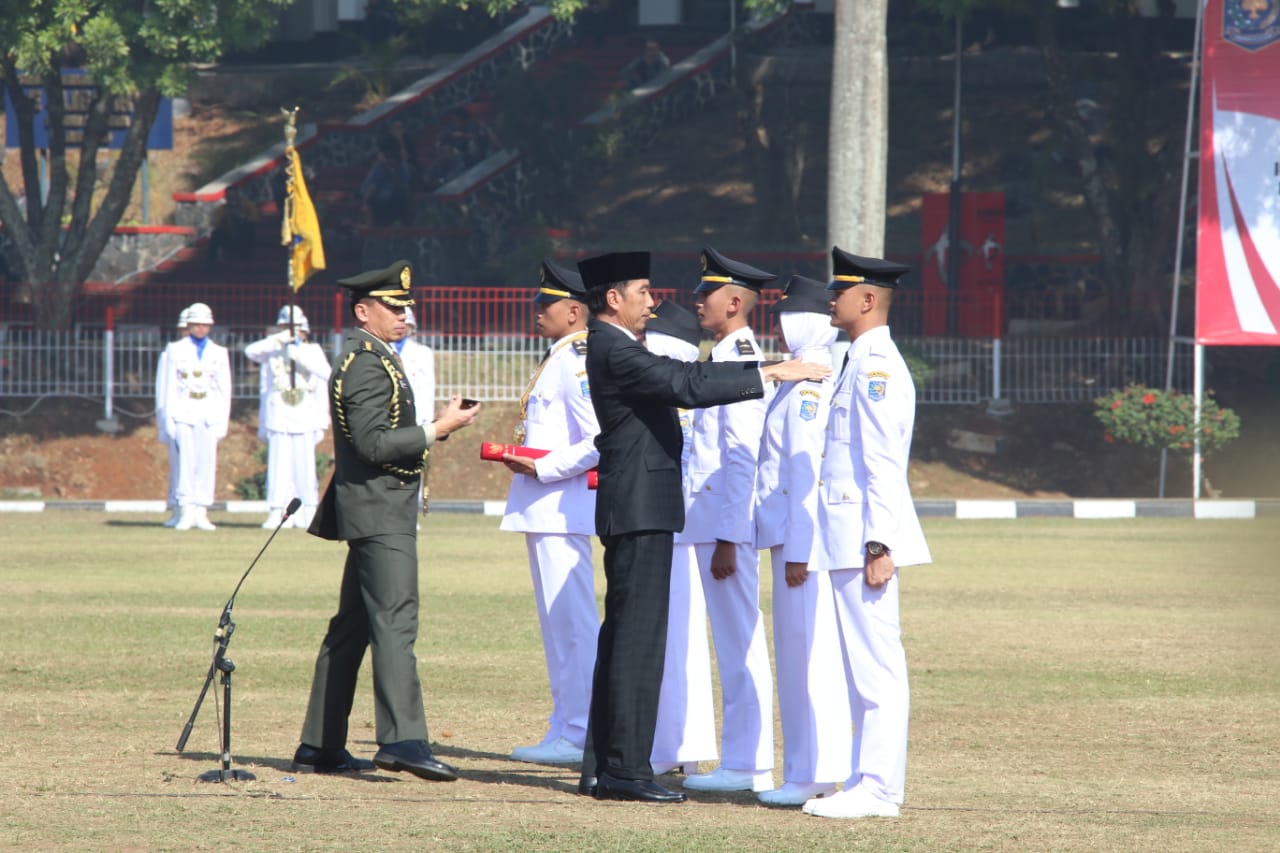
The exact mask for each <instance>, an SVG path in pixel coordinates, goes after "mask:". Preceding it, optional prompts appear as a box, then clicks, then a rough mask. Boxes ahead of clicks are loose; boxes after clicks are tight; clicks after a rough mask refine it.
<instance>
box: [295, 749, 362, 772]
mask: <svg viewBox="0 0 1280 853" xmlns="http://www.w3.org/2000/svg"><path fill="white" fill-rule="evenodd" d="M291 769H292V770H293V772H295V773H372V772H373V769H374V768H373V762H372V761H368V760H366V759H364V758H356V757H355V756H354V755H352V754H351V753H349V752H347V751H346V750H345V749H320V748H319V747H316V746H308V745H307V744H305V743H304V744H302V745H300V746H299V747H298V751H297V752H295V753H294V754H293V766H292V768H291Z"/></svg>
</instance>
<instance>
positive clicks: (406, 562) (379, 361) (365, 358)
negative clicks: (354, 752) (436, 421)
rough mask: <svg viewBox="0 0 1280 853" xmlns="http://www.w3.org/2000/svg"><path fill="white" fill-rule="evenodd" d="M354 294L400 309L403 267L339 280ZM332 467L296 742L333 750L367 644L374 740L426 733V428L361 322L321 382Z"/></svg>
mask: <svg viewBox="0 0 1280 853" xmlns="http://www.w3.org/2000/svg"><path fill="white" fill-rule="evenodd" d="M339 284H341V285H343V286H344V287H348V288H350V289H351V290H352V295H353V297H354V298H357V299H359V298H363V297H374V298H377V299H380V300H382V301H383V302H384V303H385V304H387V305H391V306H396V307H403V306H405V305H409V304H412V301H413V300H412V299H410V298H409V267H408V264H407V263H404V262H400V263H398V264H394V265H392V267H390V268H388V269H387V270H380V271H375V272H373V273H365V274H363V275H361V276H356V277H354V278H350V279H344V280H342V281H340V282H339ZM329 392H330V393H329V396H330V410H331V413H332V416H333V425H334V430H333V438H334V457H335V470H334V474H333V480H332V481H331V482H330V483H329V487H328V489H327V490H326V491H325V495H324V499H323V500H322V502H321V505H320V508H319V510H318V511H317V513H316V517H315V520H314V521H313V523H312V525H311V527H310V532H311V533H312V534H314V535H316V536H320V537H322V538H325V539H333V540H345V541H346V542H347V549H348V550H347V561H346V567H345V569H344V571H343V576H342V591H341V594H340V596H339V600H338V612H337V614H336V615H335V616H334V617H333V619H332V620H330V622H329V630H328V633H327V634H326V635H325V638H324V642H323V644H322V645H321V647H320V654H319V657H318V658H317V659H316V670H315V679H314V681H313V682H312V686H311V699H310V703H309V705H308V707H307V717H306V721H305V722H304V723H303V727H302V742H303V743H304V744H310V745H312V746H314V747H318V748H321V749H326V750H333V749H342V748H343V747H344V746H345V744H346V739H347V718H348V716H349V715H350V713H351V705H352V701H353V697H354V694H355V688H356V676H357V674H358V672H359V669H360V664H361V661H362V660H363V658H364V652H365V649H366V648H367V647H369V646H370V645H372V647H373V692H374V705H375V718H374V719H375V725H376V736H377V740H378V743H380V744H387V743H395V742H399V741H417V740H421V741H425V740H426V739H427V725H426V718H425V715H424V712H423V706H422V687H421V685H420V684H419V682H418V667H417V658H416V656H415V655H414V650H413V647H414V642H415V641H416V640H417V636H418V549H417V532H416V530H417V521H416V516H417V508H418V489H419V487H420V484H421V474H422V469H423V463H424V460H425V457H426V451H427V447H428V445H429V444H431V442H432V441H433V440H434V436H435V430H434V428H433V427H431V426H430V425H427V426H426V427H422V426H417V425H416V424H417V419H416V416H415V411H414V400H413V391H412V389H411V388H410V386H409V382H408V380H407V379H406V378H405V376H404V368H403V365H401V363H400V359H399V357H398V356H397V355H396V352H395V350H394V348H393V347H392V346H390V345H389V344H388V343H386V342H384V341H382V340H380V339H378V338H377V337H375V336H374V335H372V334H370V333H369V332H367V331H364V330H363V329H356V330H354V331H352V332H351V333H350V334H348V335H347V338H346V341H345V343H344V345H343V352H342V355H341V357H340V358H339V359H338V367H337V369H336V370H334V372H333V375H332V377H331V378H330V381H329Z"/></svg>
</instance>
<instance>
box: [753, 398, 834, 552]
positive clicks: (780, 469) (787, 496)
mask: <svg viewBox="0 0 1280 853" xmlns="http://www.w3.org/2000/svg"><path fill="white" fill-rule="evenodd" d="M832 386H833V383H832V381H831V380H830V379H824V380H821V381H818V382H788V383H786V384H784V385H783V386H782V387H780V388H779V389H778V393H777V394H776V395H775V396H774V398H773V400H772V401H771V402H770V403H769V411H768V414H766V415H765V420H764V439H763V441H762V442H761V445H760V470H759V472H758V474H757V475H756V548H758V549H768V548H774V547H777V546H779V545H781V546H782V554H783V559H785V560H786V561H787V562H789V563H808V562H809V561H810V560H811V559H812V558H813V547H814V542H815V537H816V531H815V529H814V525H815V520H816V519H817V515H818V472H819V468H820V467H821V463H822V448H823V444H824V442H825V440H826V429H827V413H828V411H829V410H830V407H831V389H832Z"/></svg>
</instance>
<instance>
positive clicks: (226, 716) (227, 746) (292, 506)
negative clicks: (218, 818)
mask: <svg viewBox="0 0 1280 853" xmlns="http://www.w3.org/2000/svg"><path fill="white" fill-rule="evenodd" d="M301 506H302V501H300V500H298V499H297V498H294V499H293V500H291V501H289V506H288V508H287V509H286V510H285V511H284V516H283V517H282V518H281V519H280V523H279V524H277V525H276V529H275V530H273V531H271V536H269V537H268V538H267V542H266V544H265V545H263V546H262V550H260V551H258V556H257V557H254V558H253V562H252V563H250V564H249V568H247V569H245V572H244V574H243V575H241V576H240V582H239V583H237V584H236V588H235V590H233V591H232V593H231V597H230V598H228V599H227V603H226V605H225V606H224V607H223V608H222V616H221V617H219V619H218V628H217V630H216V631H214V632H213V642H214V649H213V661H212V662H211V663H210V664H209V674H208V675H206V676H205V679H204V686H203V687H201V688H200V695H199V696H197V697H196V704H195V707H194V708H192V709H191V716H190V717H188V718H187V724H186V725H185V726H183V727H182V734H181V735H180V736H179V737H178V745H177V750H178V752H182V750H183V749H185V748H186V746H187V738H189V737H191V729H192V728H193V727H194V726H195V724H196V715H197V714H199V713H200V705H201V704H202V703H203V702H204V697H205V695H206V694H208V692H209V688H210V686H212V685H213V677H214V674H215V673H219V672H220V673H222V678H221V682H222V704H223V708H224V713H223V717H222V731H221V733H220V741H221V743H220V746H221V758H222V766H221V767H219V768H218V769H216V770H208V771H206V772H204V773H201V774H200V775H199V776H197V777H196V780H197V781H199V782H247V781H252V780H253V779H256V778H257V777H256V776H254V775H253V774H252V773H250V772H249V771H248V770H233V769H231V673H233V672H235V671H236V665H235V664H234V663H233V662H232V661H231V658H229V657H227V646H228V645H230V643H231V635H232V634H233V633H235V630H236V623H235V622H232V621H231V608H233V607H235V603H236V594H237V593H239V592H240V587H241V585H242V584H243V583H244V581H245V578H247V577H249V572H251V571H253V567H254V566H256V565H257V564H258V559H259V558H260V557H261V556H262V554H263V552H264V551H266V550H267V545H270V544H271V540H273V539H275V538H276V534H277V533H279V532H280V528H282V527H284V523H285V522H286V521H288V520H289V517H290V516H292V515H293V514H294V513H295V512H297V511H298V509H299V508H300V507H301Z"/></svg>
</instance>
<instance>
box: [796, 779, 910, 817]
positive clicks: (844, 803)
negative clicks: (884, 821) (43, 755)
mask: <svg viewBox="0 0 1280 853" xmlns="http://www.w3.org/2000/svg"><path fill="white" fill-rule="evenodd" d="M804 813H805V814H807V815H813V816H814V817H838V818H859V817H897V816H898V806H897V804H895V803H891V802H889V801H888V800H882V799H880V798H879V797H877V796H876V795H875V794H873V793H871V792H870V791H868V790H867V789H866V788H863V787H862V786H860V785H857V786H854V787H853V788H851V789H849V790H848V791H841V792H840V793H838V794H833V795H831V796H830V797H822V798H820V799H819V798H814V799H812V800H810V801H809V802H807V803H805V804H804Z"/></svg>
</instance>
